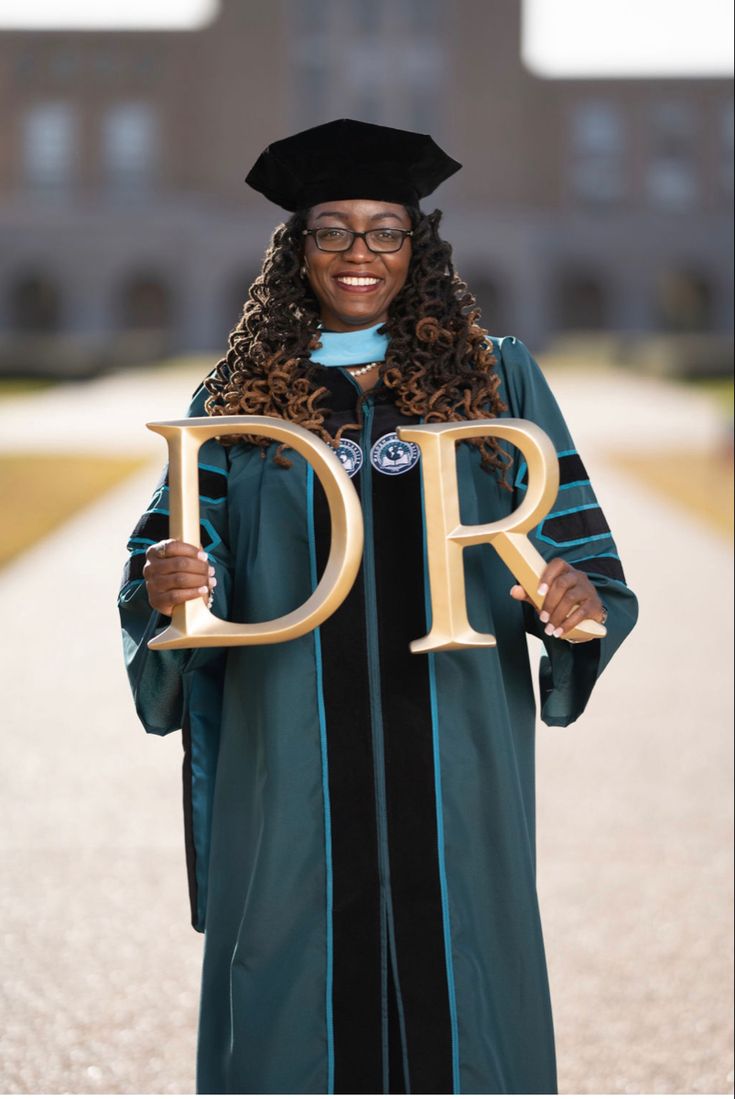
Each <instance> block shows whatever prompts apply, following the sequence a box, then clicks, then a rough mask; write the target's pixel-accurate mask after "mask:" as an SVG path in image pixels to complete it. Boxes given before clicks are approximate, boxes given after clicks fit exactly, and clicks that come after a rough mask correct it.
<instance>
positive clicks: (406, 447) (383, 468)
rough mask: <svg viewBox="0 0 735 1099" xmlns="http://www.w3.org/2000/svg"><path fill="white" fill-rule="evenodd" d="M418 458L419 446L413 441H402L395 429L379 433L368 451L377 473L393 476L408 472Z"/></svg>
mask: <svg viewBox="0 0 735 1099" xmlns="http://www.w3.org/2000/svg"><path fill="white" fill-rule="evenodd" d="M418 460H419V448H418V447H417V446H416V444H415V443H404V442H403V441H402V440H401V439H399V438H398V436H397V435H396V433H395V431H391V432H389V433H388V434H387V435H381V437H380V438H379V439H378V441H377V443H373V447H372V450H371V451H370V463H371V465H372V466H373V468H374V469H377V471H378V473H387V474H388V475H389V476H391V477H394V476H396V475H397V474H398V473H408V471H409V469H413V467H414V466H415V465H416V463H417V462H418Z"/></svg>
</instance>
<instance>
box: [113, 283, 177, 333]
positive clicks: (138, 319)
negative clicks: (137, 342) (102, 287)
mask: <svg viewBox="0 0 735 1099" xmlns="http://www.w3.org/2000/svg"><path fill="white" fill-rule="evenodd" d="M117 314H118V325H119V327H120V328H122V329H123V330H127V331H130V330H141V329H143V330H148V331H150V330H155V331H158V332H167V331H168V330H169V329H170V328H171V325H172V321H173V303H172V295H171V291H170V289H169V287H168V285H167V283H166V281H165V280H164V279H163V278H161V277H160V276H158V275H156V274H153V273H148V272H143V273H140V274H136V275H132V276H130V277H129V278H127V279H126V280H125V282H124V283H123V284H122V287H121V289H120V293H119V297H118V308H117Z"/></svg>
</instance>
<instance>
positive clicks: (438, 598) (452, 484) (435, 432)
mask: <svg viewBox="0 0 735 1099" xmlns="http://www.w3.org/2000/svg"><path fill="white" fill-rule="evenodd" d="M397 434H398V437H399V439H404V440H405V441H406V442H410V443H416V445H417V446H418V447H419V448H420V450H421V465H422V470H423V483H424V514H425V524H426V549H427V558H428V565H429V585H430V592H431V630H430V631H429V633H428V634H427V635H426V636H425V637H421V638H419V639H418V640H417V641H412V642H411V652H414V653H428V652H438V651H440V650H442V649H463V648H481V647H486V646H492V645H495V643H496V642H495V637H494V636H493V635H492V634H483V633H477V632H476V631H475V630H474V629H473V628H472V626H471V625H470V623H469V620H468V618H467V601H466V596H465V583H464V565H463V561H462V550H463V548H464V547H465V546H475V545H477V544H478V543H480V542H489V543H490V545H491V546H492V547H493V549H494V550H495V551H496V552H497V553H498V554H499V555H500V557H501V558H502V560H503V561H504V562H505V564H506V565H507V566H508V568H509V569H510V571H511V572H512V573H513V575H514V576H515V578H516V580H517V581H518V583H519V584H521V585H522V587H523V588H524V589H525V591H526V593H527V595H528V596H529V598H530V599H531V601H532V602H533V604H534V606H535V607H536V609H537V610H538V609H540V608H541V606H542V605H543V597H541V596H539V594H538V585H539V584H540V582H541V574H542V573H543V571H544V569H545V568H546V561H545V560H544V559H543V557H542V556H541V554H540V553H539V552H538V550H536V549H535V548H534V546H533V545H532V544H531V543H530V542H529V540H528V538H527V537H526V534H527V532H528V531H529V530H531V529H532V528H533V527H535V526H536V525H537V524H538V523H540V522H541V520H542V519H543V518H544V516H545V515H546V514H547V513H548V511H549V509H550V508H551V505H552V504H553V503H554V501H555V499H556V494H557V491H558V488H559V461H558V459H557V457H556V451H555V450H554V447H553V445H552V442H551V440H550V439H549V437H548V435H547V434H546V433H545V432H544V431H542V430H541V428H540V427H538V426H537V425H536V424H534V423H531V421H530V420H492V419H487V420H468V421H463V422H462V423H448V424H419V425H418V426H416V427H399V428H398V429H397ZM478 436H493V437H495V438H499V439H507V440H508V442H510V443H513V445H514V446H516V447H517V448H518V449H519V450H520V451H521V453H522V454H523V456H524V458H525V459H526V462H527V463H528V489H527V490H526V494H525V496H524V498H523V502H522V503H521V505H520V507H518V508H516V510H515V511H513V512H511V514H510V515H508V516H506V517H505V518H504V519H499V520H497V521H496V522H494V523H478V524H477V525H475V526H463V524H462V523H461V522H460V515H459V492H458V486H457V462H456V454H455V447H456V444H457V443H458V442H460V441H461V440H462V439H473V438H474V439H476V438H477V437H478ZM606 632H607V631H606V630H605V628H604V626H601V625H600V624H599V623H598V622H592V621H590V620H589V619H586V620H585V621H584V622H580V623H579V625H578V626H576V627H575V629H574V630H572V631H571V633H570V634H569V637H568V638H566V640H571V641H588V640H590V639H591V638H593V637H604V636H605V633H606Z"/></svg>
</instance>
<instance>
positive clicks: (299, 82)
mask: <svg viewBox="0 0 735 1099" xmlns="http://www.w3.org/2000/svg"><path fill="white" fill-rule="evenodd" d="M442 18H443V8H442V5H441V4H439V3H438V2H437V0H393V2H391V3H389V2H388V0H291V18H290V19H289V27H290V29H291V35H292V39H291V57H292V66H291V68H292V72H293V77H292V79H293V85H292V89H293V90H292V99H293V103H294V124H295V125H298V126H304V127H305V126H309V125H314V123H316V122H321V121H323V120H324V118H328V117H335V118H336V117H351V118H359V119H361V120H363V121H366V122H377V123H381V124H385V125H388V124H390V125H394V126H399V127H401V126H402V127H406V128H408V129H418V130H431V131H433V132H436V131H437V120H438V115H439V113H440V112H439V106H440V104H441V101H442V95H441V88H442V81H443V71H444V48H443V46H442V34H441V25H442Z"/></svg>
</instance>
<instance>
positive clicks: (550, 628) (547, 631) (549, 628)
mask: <svg viewBox="0 0 735 1099" xmlns="http://www.w3.org/2000/svg"><path fill="white" fill-rule="evenodd" d="M553 632H554V627H553V626H552V625H551V623H550V622H549V624H548V626H547V627H546V629H545V630H544V633H545V634H546V636H547V637H551V635H552V634H553Z"/></svg>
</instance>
